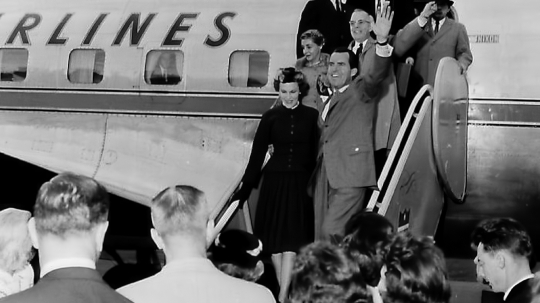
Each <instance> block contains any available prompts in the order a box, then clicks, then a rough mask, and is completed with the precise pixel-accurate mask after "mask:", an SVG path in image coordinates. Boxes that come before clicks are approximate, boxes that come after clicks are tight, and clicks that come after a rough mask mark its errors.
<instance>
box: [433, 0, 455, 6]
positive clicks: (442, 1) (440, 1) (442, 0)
mask: <svg viewBox="0 0 540 303" xmlns="http://www.w3.org/2000/svg"><path fill="white" fill-rule="evenodd" d="M435 3H437V4H448V6H452V5H453V4H454V1H452V0H435Z"/></svg>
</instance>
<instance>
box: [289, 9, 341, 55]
mask: <svg viewBox="0 0 540 303" xmlns="http://www.w3.org/2000/svg"><path fill="white" fill-rule="evenodd" d="M341 8H342V11H340V12H338V11H337V10H336V9H335V7H334V5H333V4H332V2H331V1H330V0H310V1H309V2H308V3H306V6H305V7H304V10H303V11H302V16H301V17H300V23H299V24H298V33H297V35H296V57H297V58H301V57H302V56H304V54H303V53H302V45H301V44H300V42H301V41H300V36H302V34H303V33H304V32H305V31H307V30H309V29H316V30H319V31H320V32H321V34H323V36H324V40H325V43H324V46H323V48H322V52H323V53H327V54H331V53H332V52H333V51H334V49H335V48H336V47H339V46H347V44H348V43H349V41H351V39H352V37H351V33H350V30H349V20H350V19H351V14H352V9H351V7H350V6H349V5H348V4H343V3H341Z"/></svg>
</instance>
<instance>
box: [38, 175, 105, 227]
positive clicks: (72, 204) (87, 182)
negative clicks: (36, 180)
mask: <svg viewBox="0 0 540 303" xmlns="http://www.w3.org/2000/svg"><path fill="white" fill-rule="evenodd" d="M108 212H109V195H108V193H107V191H106V190H105V188H104V187H103V186H102V185H100V184H99V183H98V182H97V181H95V180H94V179H92V178H89V177H85V176H81V175H76V174H73V173H62V174H59V175H58V176H56V177H54V178H52V179H51V180H50V181H49V182H46V183H45V184H43V185H42V186H41V188H40V189H39V192H38V195H37V199H36V204H35V205H34V218H35V222H36V229H37V231H38V233H40V234H53V235H55V236H59V237H65V236H67V235H68V234H70V233H80V232H88V231H90V230H92V229H93V228H94V227H95V226H97V225H98V224H99V223H103V222H106V221H107V216H108Z"/></svg>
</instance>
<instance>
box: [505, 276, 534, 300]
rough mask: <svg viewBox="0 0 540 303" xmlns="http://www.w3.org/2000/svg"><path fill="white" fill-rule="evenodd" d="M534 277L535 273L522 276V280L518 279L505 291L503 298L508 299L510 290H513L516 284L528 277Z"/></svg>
mask: <svg viewBox="0 0 540 303" xmlns="http://www.w3.org/2000/svg"><path fill="white" fill-rule="evenodd" d="M532 278H534V275H533V274H530V275H526V276H525V277H523V278H521V279H520V280H517V281H516V283H514V284H512V286H510V288H508V289H507V290H506V291H505V292H504V297H503V300H504V301H506V297H508V295H509V294H510V292H511V291H512V288H514V287H515V286H516V285H518V284H519V283H521V282H523V281H525V280H527V279H532Z"/></svg>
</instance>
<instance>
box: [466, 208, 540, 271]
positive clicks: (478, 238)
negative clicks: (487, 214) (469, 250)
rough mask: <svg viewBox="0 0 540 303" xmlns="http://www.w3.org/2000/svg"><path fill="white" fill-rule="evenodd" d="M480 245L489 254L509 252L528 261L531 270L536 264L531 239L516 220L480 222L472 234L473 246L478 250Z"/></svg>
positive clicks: (498, 219) (505, 219) (497, 219)
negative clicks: (502, 251) (501, 251)
mask: <svg viewBox="0 0 540 303" xmlns="http://www.w3.org/2000/svg"><path fill="white" fill-rule="evenodd" d="M480 243H482V244H483V246H484V250H486V251H488V252H495V251H500V250H507V251H508V252H509V253H510V254H512V255H513V256H514V258H525V259H528V260H529V266H530V268H531V269H532V268H534V266H535V264H536V259H535V256H534V251H533V246H532V241H531V237H530V236H529V233H528V232H527V229H526V228H525V227H524V226H523V225H522V224H521V223H519V222H518V221H516V220H514V219H511V218H495V219H487V220H484V221H482V222H480V223H479V224H478V226H477V227H476V228H475V229H474V230H473V232H472V235H471V246H472V247H473V248H474V249H476V247H478V245H479V244H480Z"/></svg>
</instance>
